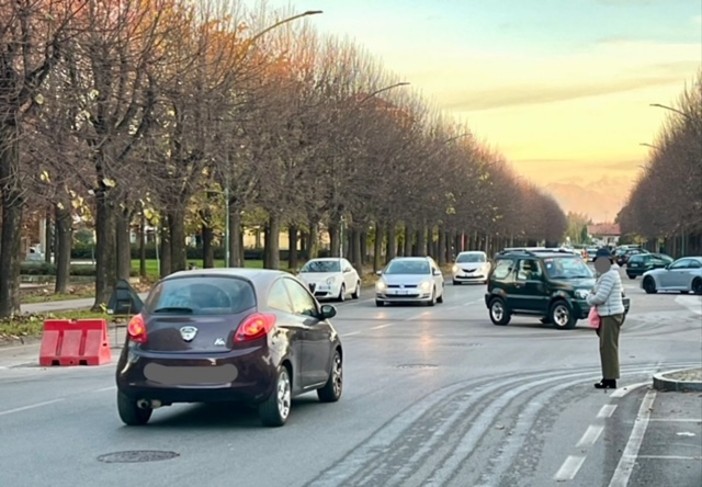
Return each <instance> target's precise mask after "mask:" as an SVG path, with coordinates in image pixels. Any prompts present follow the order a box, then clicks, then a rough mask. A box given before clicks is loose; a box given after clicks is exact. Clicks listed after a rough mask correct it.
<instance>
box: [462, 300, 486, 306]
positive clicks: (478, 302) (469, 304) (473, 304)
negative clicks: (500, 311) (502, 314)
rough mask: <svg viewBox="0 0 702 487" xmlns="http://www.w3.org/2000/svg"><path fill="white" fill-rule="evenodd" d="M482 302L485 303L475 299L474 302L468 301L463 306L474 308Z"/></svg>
mask: <svg viewBox="0 0 702 487" xmlns="http://www.w3.org/2000/svg"><path fill="white" fill-rule="evenodd" d="M484 302H485V301H483V300H482V299H477V300H475V301H468V302H467V303H464V304H463V306H475V305H478V304H480V303H484Z"/></svg>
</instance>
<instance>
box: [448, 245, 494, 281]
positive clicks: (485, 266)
mask: <svg viewBox="0 0 702 487" xmlns="http://www.w3.org/2000/svg"><path fill="white" fill-rule="evenodd" d="M491 267H492V264H490V261H489V260H488V258H487V254H486V253H485V252H481V251H479V250H471V251H466V252H461V253H459V254H458V255H457V256H456V262H455V263H454V264H453V268H452V269H451V270H452V272H453V284H454V286H455V285H457V284H462V283H464V282H481V283H487V279H488V275H489V274H490V268H491Z"/></svg>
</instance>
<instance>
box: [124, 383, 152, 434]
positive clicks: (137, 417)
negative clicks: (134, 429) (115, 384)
mask: <svg viewBox="0 0 702 487" xmlns="http://www.w3.org/2000/svg"><path fill="white" fill-rule="evenodd" d="M117 411H118V412H119V418H120V419H121V420H122V422H123V423H124V424H126V425H128V426H141V425H144V424H146V423H148V422H149V419H151V414H152V413H153V412H154V410H153V409H152V408H140V407H139V406H138V405H137V402H136V400H135V399H131V398H130V397H129V396H127V395H126V394H124V393H123V392H119V391H117Z"/></svg>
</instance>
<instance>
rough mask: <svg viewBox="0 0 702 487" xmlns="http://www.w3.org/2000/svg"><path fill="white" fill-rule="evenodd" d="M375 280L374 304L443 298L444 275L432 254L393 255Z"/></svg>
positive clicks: (438, 300) (434, 302) (424, 301)
mask: <svg viewBox="0 0 702 487" xmlns="http://www.w3.org/2000/svg"><path fill="white" fill-rule="evenodd" d="M378 275H379V276H380V278H379V279H378V281H377V282H376V283H375V305H376V306H384V305H385V304H386V303H388V304H391V303H423V304H427V305H429V306H434V305H435V304H436V303H443V302H444V277H443V275H442V273H441V270H440V269H439V266H438V265H436V262H435V261H434V259H432V258H431V257H395V258H394V259H392V260H391V261H390V262H389V263H388V265H387V266H386V267H385V269H384V270H382V271H379V272H378Z"/></svg>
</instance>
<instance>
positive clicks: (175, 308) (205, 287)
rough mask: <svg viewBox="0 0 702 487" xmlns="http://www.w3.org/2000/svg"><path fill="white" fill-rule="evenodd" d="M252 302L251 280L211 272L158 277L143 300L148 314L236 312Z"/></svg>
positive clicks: (253, 297)
mask: <svg viewBox="0 0 702 487" xmlns="http://www.w3.org/2000/svg"><path fill="white" fill-rule="evenodd" d="M254 306H256V297H255V293H254V289H253V287H252V286H251V284H249V283H248V282H247V281H244V280H243V279H239V278H235V277H214V276H207V277H203V276H194V277H180V278H176V279H168V280H166V281H162V282H161V283H159V284H157V285H156V287H154V289H153V291H152V293H151V295H150V296H149V298H148V299H147V301H146V303H145V308H146V310H147V311H148V312H149V313H150V314H169V313H171V314H172V313H175V314H183V313H186V314H193V315H203V314H207V315H212V314H236V313H241V312H242V311H244V310H246V309H249V308H253V307H254Z"/></svg>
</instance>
